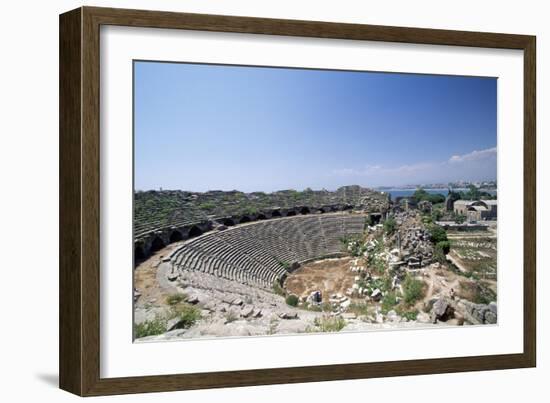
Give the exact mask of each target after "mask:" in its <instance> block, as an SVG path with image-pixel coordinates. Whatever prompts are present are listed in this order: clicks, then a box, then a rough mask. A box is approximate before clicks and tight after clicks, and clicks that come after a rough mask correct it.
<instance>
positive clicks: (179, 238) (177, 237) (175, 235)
mask: <svg viewBox="0 0 550 403" xmlns="http://www.w3.org/2000/svg"><path fill="white" fill-rule="evenodd" d="M182 240H183V235H182V234H181V232H179V231H178V230H175V231H173V232H172V233H171V234H170V243H172V242H178V241H182Z"/></svg>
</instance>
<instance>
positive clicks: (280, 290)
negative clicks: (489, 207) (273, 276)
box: [273, 280, 286, 297]
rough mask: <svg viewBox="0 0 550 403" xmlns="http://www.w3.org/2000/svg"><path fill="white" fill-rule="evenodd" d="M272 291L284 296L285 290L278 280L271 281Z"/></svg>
mask: <svg viewBox="0 0 550 403" xmlns="http://www.w3.org/2000/svg"><path fill="white" fill-rule="evenodd" d="M273 292H274V293H275V294H277V295H280V296H281V297H285V296H286V291H285V290H284V288H283V287H281V284H280V283H279V281H278V280H275V281H273Z"/></svg>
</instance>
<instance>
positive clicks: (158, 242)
mask: <svg viewBox="0 0 550 403" xmlns="http://www.w3.org/2000/svg"><path fill="white" fill-rule="evenodd" d="M165 246H166V245H164V241H163V240H162V239H161V238H160V237H158V236H156V237H155V239H153V242H152V243H151V252H156V251H157V250H160V249H162V248H164V247H165Z"/></svg>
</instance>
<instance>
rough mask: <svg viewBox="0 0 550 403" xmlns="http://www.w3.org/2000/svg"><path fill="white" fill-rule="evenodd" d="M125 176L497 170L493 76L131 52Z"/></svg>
mask: <svg viewBox="0 0 550 403" xmlns="http://www.w3.org/2000/svg"><path fill="white" fill-rule="evenodd" d="M134 73H135V75H134V80H135V81H134V84H135V87H134V88H135V93H134V102H135V104H134V108H135V115H134V130H135V144H134V147H135V150H134V151H135V188H136V189H137V190H149V189H159V188H161V187H162V188H163V189H182V190H192V191H206V190H215V189H221V190H232V189H237V190H242V191H246V192H249V191H267V192H269V191H274V190H281V189H297V190H301V189H304V188H306V187H310V188H313V189H321V188H326V189H330V190H332V189H336V188H338V187H339V186H343V185H350V184H358V185H362V186H399V185H403V184H411V183H434V182H443V183H446V182H449V181H456V180H470V181H475V180H492V179H496V140H497V139H496V132H497V127H496V120H497V116H496V113H497V112H496V97H497V95H496V91H497V80H496V79H494V78H475V77H456V76H433V75H417V74H393V73H370V72H348V71H326V70H304V69H285V68H261V67H243V66H211V65H201V64H178V63H158V62H135V66H134Z"/></svg>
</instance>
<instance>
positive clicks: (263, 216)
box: [258, 214, 267, 220]
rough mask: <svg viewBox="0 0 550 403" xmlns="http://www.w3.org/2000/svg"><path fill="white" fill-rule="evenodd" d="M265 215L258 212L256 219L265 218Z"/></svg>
mask: <svg viewBox="0 0 550 403" xmlns="http://www.w3.org/2000/svg"><path fill="white" fill-rule="evenodd" d="M266 218H267V217H266V216H265V215H263V214H258V220H265V219H266Z"/></svg>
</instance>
